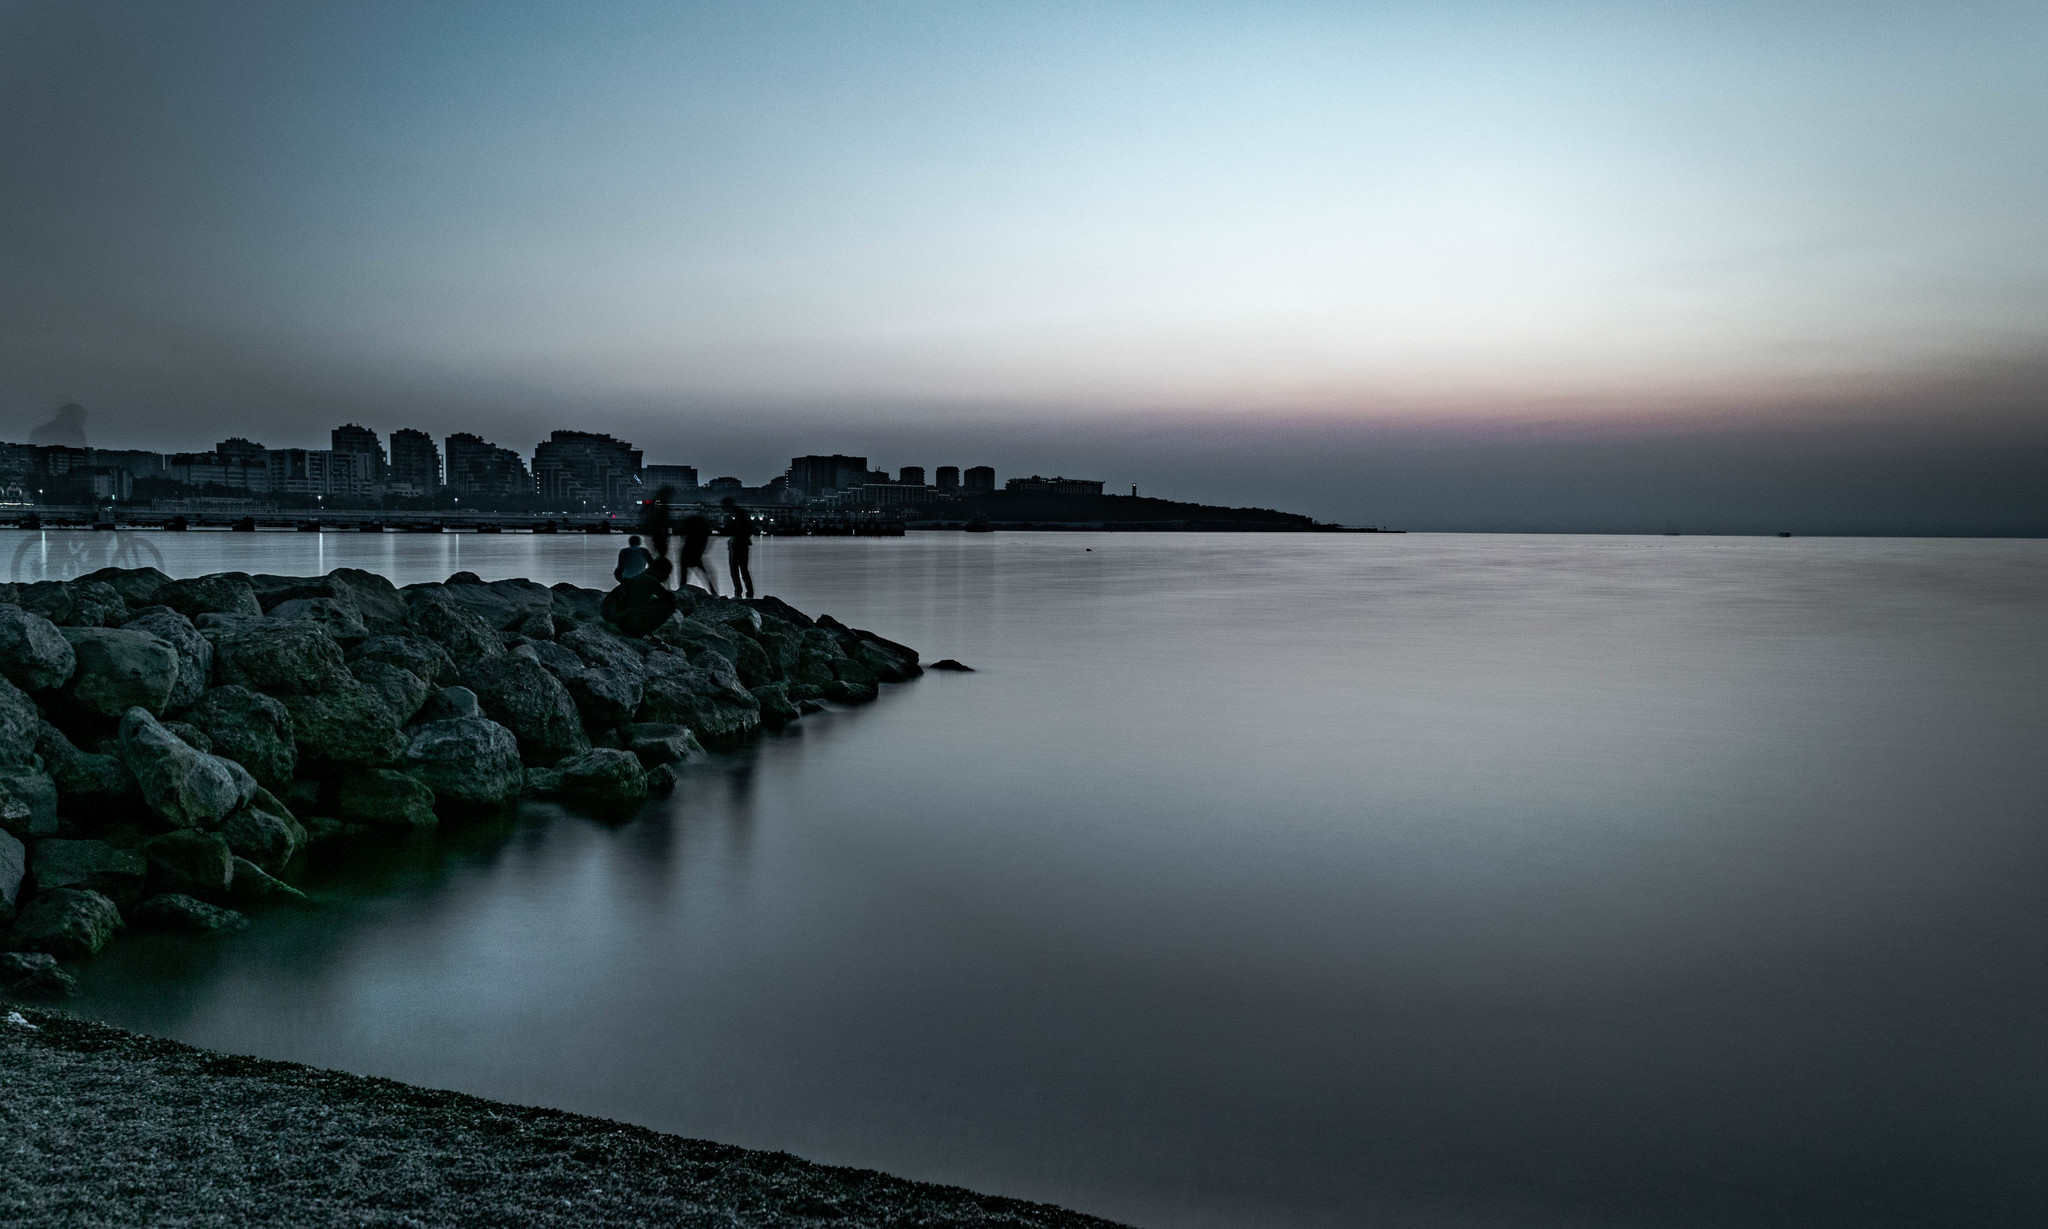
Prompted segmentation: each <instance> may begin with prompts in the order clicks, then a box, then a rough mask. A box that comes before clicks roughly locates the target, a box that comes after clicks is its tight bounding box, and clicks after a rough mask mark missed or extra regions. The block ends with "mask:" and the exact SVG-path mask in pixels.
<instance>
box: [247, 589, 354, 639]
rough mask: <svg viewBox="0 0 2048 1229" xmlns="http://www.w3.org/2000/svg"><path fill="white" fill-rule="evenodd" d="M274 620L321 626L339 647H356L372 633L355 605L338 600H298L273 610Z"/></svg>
mask: <svg viewBox="0 0 2048 1229" xmlns="http://www.w3.org/2000/svg"><path fill="white" fill-rule="evenodd" d="M270 617H271V618H273V619H277V620H280V621H283V622H290V621H292V620H305V621H308V622H312V623H318V624H319V625H320V626H321V627H322V628H323V629H325V630H326V632H327V634H328V635H329V636H331V637H332V638H333V639H334V642H335V643H336V644H343V645H348V644H354V643H356V642H357V641H359V640H363V639H366V638H368V636H369V634H370V629H369V628H368V627H366V626H364V624H363V616H362V615H361V614H360V613H359V612H358V611H357V610H356V608H355V606H354V605H353V604H351V603H346V602H343V601H341V600H340V599H338V598H331V597H295V598H292V599H290V600H289V601H283V602H279V603H278V604H277V605H275V606H273V607H271V608H270Z"/></svg>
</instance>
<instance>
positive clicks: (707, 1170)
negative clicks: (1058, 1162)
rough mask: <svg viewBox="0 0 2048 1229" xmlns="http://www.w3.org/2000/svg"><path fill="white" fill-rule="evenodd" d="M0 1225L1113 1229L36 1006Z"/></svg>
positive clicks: (9, 1024) (1053, 1212) (1032, 1207)
mask: <svg viewBox="0 0 2048 1229" xmlns="http://www.w3.org/2000/svg"><path fill="white" fill-rule="evenodd" d="M0 1223H4V1224H8V1225H15V1226H45V1225H51V1226H54V1225H64V1226H100V1225H106V1226H115V1225H121V1226H127V1225H145V1224H146V1225H178V1226H206V1225H321V1226H327V1225H336V1226H339V1225H347V1226H386V1225H389V1226H401V1225H404V1226H414V1225H417V1226H428V1225H434V1226H439V1225H480V1226H481V1225H489V1226H506V1225H522V1226H523V1225H542V1226H545V1225H560V1226H589V1225H664V1226H696V1225H718V1226H749V1225H804V1226H814V1225H815V1226H824V1225H840V1226H852V1225H861V1226H877V1227H880V1226H899V1225H929V1226H941V1225H948V1226H950V1225H959V1226H1031V1227H1034V1229H1036V1227H1044V1229H1068V1227H1071V1229H1081V1227H1082V1226H1095V1227H1098V1229H1099V1227H1105V1226H1109V1225H1110V1224H1111V1222H1109V1221H1104V1220H1098V1219H1096V1218H1095V1217H1092V1216H1083V1215H1081V1214H1079V1213H1075V1212H1068V1211H1065V1210H1063V1209H1060V1208H1055V1207H1051V1206H1048V1205H1045V1204H1034V1203H1025V1202H1022V1201H1019V1200H1014V1199H1001V1198H996V1197H993V1196H986V1195H977V1194H975V1193H974V1192H972V1191H966V1190H962V1189H960V1188H958V1187H950V1186H934V1185H931V1184H928V1183H922V1182H911V1181H907V1180H905V1179H902V1178H893V1177H890V1176H888V1175H887V1174H881V1173H876V1172H873V1171H871V1170H862V1169H843V1168H835V1167H832V1166H827V1165H815V1164H812V1163H810V1162H808V1161H803V1160H799V1159H797V1158H796V1157H793V1156H790V1155H788V1154H786V1153H779V1152H752V1151H748V1150H746V1149H743V1148H733V1147H727V1146H725V1145H721V1144H714V1143H707V1142H704V1141H702V1140H691V1139H682V1138H679V1137H677V1136H673V1135H663V1134H660V1133H659V1132H656V1131H649V1130H646V1129H644V1128H641V1127H634V1126H627V1125H624V1124H622V1123H617V1122H608V1121H606V1120H604V1119H601V1118H587V1117H584V1116H582V1115H579V1114H567V1113H561V1112H558V1111H555V1110H546V1109H532V1108H528V1107H524V1106H514V1105H502V1104H499V1103H497V1102H492V1101H485V1100H482V1099H480V1098H477V1097H471V1096H465V1095H463V1094H461V1093H453V1092H442V1091H436V1090H433V1089H427V1088H415V1087H412V1086H410V1085H406V1084H399V1083H395V1082H393V1081H390V1080H381V1079H366V1078H364V1077H361V1076H354V1075H347V1074H344V1073H342V1072H337V1071H323V1070H320V1069H318V1068H314V1067H305V1066H300V1065H299V1064H296V1063H284V1062H272V1061H268V1060H265V1059H256V1058H243V1057H236V1056H233V1055H227V1054H216V1053H213V1052H212V1051H208V1050H201V1049H197V1048H194V1047H192V1046H187V1045H183V1044H180V1043H178V1042H174V1041H165V1040H163V1039H161V1038H155V1037H146V1036H142V1035H140V1034H136V1033H130V1032H126V1031H123V1030H121V1029H116V1028H111V1027H108V1026H106V1025H103V1024H97V1023H93V1022H91V1021H86V1020H80V1019H77V1018H75V1017H72V1016H68V1015H65V1014H62V1013H59V1012H52V1011H44V1010H37V1009H34V1008H30V1007H25V1006H24V1007H6V1006H0Z"/></svg>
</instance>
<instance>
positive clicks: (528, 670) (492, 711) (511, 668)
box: [463, 653, 590, 764]
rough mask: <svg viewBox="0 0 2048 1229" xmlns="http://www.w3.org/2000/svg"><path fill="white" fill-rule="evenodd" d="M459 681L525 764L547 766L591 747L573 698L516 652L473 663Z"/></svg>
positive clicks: (552, 677) (531, 662)
mask: <svg viewBox="0 0 2048 1229" xmlns="http://www.w3.org/2000/svg"><path fill="white" fill-rule="evenodd" d="M463 682H464V684H465V685H467V686H468V687H469V689H470V690H471V691H473V692H475V693H476V698H477V701H478V702H479V703H480V704H482V705H483V710H484V712H485V713H487V714H489V715H490V717H491V719H492V720H494V721H496V722H498V724H500V725H502V726H504V727H505V728H507V729H509V730H511V731H512V733H513V736H514V737H516V738H518V740H519V752H520V754H521V755H522V756H523V757H524V758H525V759H526V761H527V762H528V763H533V764H552V763H554V762H555V761H556V760H559V759H561V758H562V757H564V756H568V755H576V754H578V753H580V752H583V751H587V750H589V749H590V737H589V736H588V735H587V734H585V733H584V732H583V722H582V720H581V718H580V717H578V715H577V712H576V702H575V700H574V699H572V698H571V697H570V695H569V692H568V689H567V688H565V687H563V686H562V683H561V680H559V679H557V678H556V677H555V676H554V675H552V674H549V673H548V672H547V670H546V668H545V667H543V666H542V665H541V664H540V663H539V662H538V661H536V660H534V659H533V658H532V657H530V656H522V655H520V654H516V653H515V654H503V655H500V656H498V657H491V658H485V659H482V660H479V661H476V662H474V663H473V664H472V665H471V666H470V667H469V669H468V670H467V672H465V674H464V675H463Z"/></svg>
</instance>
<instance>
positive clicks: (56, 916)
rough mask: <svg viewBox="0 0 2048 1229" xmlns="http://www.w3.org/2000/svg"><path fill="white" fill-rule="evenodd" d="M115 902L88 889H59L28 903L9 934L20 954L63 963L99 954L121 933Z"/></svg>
mask: <svg viewBox="0 0 2048 1229" xmlns="http://www.w3.org/2000/svg"><path fill="white" fill-rule="evenodd" d="M121 925H122V923H121V911H120V909H118V908H116V907H115V905H114V902H113V901H111V900H108V899H107V898H106V897H105V896H103V895H101V894H100V893H98V892H94V891H91V890H89V889H85V888H59V889H57V890H56V891H54V892H44V893H41V894H40V895H38V896H37V897H36V898H35V899H34V900H32V901H30V902H29V903H28V907H27V908H25V909H23V910H22V911H21V916H20V917H18V918H16V919H15V922H14V927H13V929H11V930H10V931H8V935H7V944H8V946H9V947H11V948H13V949H14V950H16V951H32V952H48V953H49V954H50V955H52V956H55V957H57V958H58V959H60V960H82V959H84V958H85V957H87V956H91V955H94V954H96V953H97V952H98V951H99V950H100V949H101V948H102V947H105V946H106V945H107V940H109V939H111V938H113V937H114V935H115V933H116V932H118V931H119V930H120V929H121Z"/></svg>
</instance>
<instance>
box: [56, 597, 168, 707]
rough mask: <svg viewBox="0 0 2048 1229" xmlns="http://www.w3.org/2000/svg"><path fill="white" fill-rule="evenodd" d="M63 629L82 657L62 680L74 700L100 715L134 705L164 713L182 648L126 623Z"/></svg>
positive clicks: (70, 699)
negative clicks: (71, 672)
mask: <svg viewBox="0 0 2048 1229" xmlns="http://www.w3.org/2000/svg"><path fill="white" fill-rule="evenodd" d="M123 610H124V612H125V610H126V607H123ZM63 634H64V639H66V640H68V641H70V642H71V651H72V652H73V653H75V654H77V658H78V668H77V670H76V671H75V672H73V674H72V675H71V681H70V682H68V683H66V684H65V685H64V693H63V694H64V696H65V698H66V699H67V700H69V701H70V702H71V703H73V704H75V705H77V706H78V707H79V708H82V709H84V710H86V711H87V712H90V713H94V714H97V715H98V716H100V717H120V716H121V715H122V714H124V713H126V712H127V711H128V710H129V709H131V708H146V709H148V710H149V711H150V712H152V713H161V712H163V711H164V708H165V707H166V706H167V705H168V704H169V703H170V701H171V695H172V693H173V692H175V691H176V690H177V687H178V650H177V649H175V648H173V647H172V646H171V645H169V644H166V643H165V642H164V641H163V640H162V639H161V638H160V637H158V636H155V635H152V634H151V633H149V632H146V631H141V630H139V629H134V628H126V627H66V628H64V629H63Z"/></svg>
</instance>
